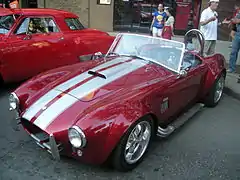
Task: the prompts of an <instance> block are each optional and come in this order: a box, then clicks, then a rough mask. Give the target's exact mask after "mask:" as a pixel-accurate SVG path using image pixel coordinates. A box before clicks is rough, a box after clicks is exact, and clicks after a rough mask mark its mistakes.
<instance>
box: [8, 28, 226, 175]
mask: <svg viewBox="0 0 240 180" xmlns="http://www.w3.org/2000/svg"><path fill="white" fill-rule="evenodd" d="M185 40H186V41H185V43H181V42H177V41H173V40H164V39H161V38H154V37H151V36H144V35H136V34H119V35H118V36H117V37H116V39H115V41H114V42H113V44H112V46H111V48H110V49H109V51H108V53H107V54H106V56H105V57H100V58H99V59H97V60H94V61H86V62H83V63H79V64H75V65H70V66H66V67H61V68H58V69H54V70H50V71H48V72H45V73H42V74H40V75H38V76H36V77H34V78H32V79H31V80H29V81H27V82H25V83H24V84H22V85H21V86H20V87H19V88H18V89H16V90H15V91H14V92H13V93H12V94H11V95H10V98H9V100H10V107H11V110H13V111H15V112H16V113H17V119H18V120H19V122H20V123H21V124H22V125H23V127H24V128H25V130H26V131H27V132H28V133H29V135H30V136H31V137H32V138H33V139H34V141H36V143H37V144H38V145H39V146H40V147H42V148H45V149H46V150H47V151H48V152H49V153H51V154H52V156H53V157H54V158H56V159H59V158H60V156H61V155H67V156H70V157H73V158H76V159H78V160H81V161H83V162H87V163H93V164H101V163H103V162H105V161H106V160H107V159H111V162H112V164H113V165H114V167H115V168H117V169H119V170H131V169H133V168H135V167H136V166H137V165H138V164H139V163H140V162H141V161H142V159H143V158H144V155H145V154H146V152H147V149H148V148H149V145H150V143H151V140H152V139H153V137H154V136H155V135H156V134H157V135H158V136H160V137H167V136H168V135H170V134H171V133H172V132H174V130H175V129H176V128H178V127H180V126H181V124H183V123H184V122H185V121H186V120H188V119H189V117H190V116H192V115H193V114H195V113H196V112H197V111H199V110H200V109H201V108H202V107H203V106H204V105H205V106H207V107H214V106H216V105H217V104H218V102H219V101H220V99H221V97H222V93H223V87H224V81H225V76H226V69H225V66H224V61H225V59H224V57H223V56H222V55H221V54H215V55H213V56H211V57H202V56H201V54H202V48H203V45H204V40H203V39H202V36H201V34H200V33H199V31H197V30H192V31H190V32H188V33H187V35H186V38H185ZM196 42H200V44H199V48H200V49H199V50H200V51H197V49H196V46H195V45H196V44H197V43H196ZM186 110H189V111H188V112H189V113H187V114H188V117H187V115H186V114H185V113H184V115H183V116H181V112H185V111H186ZM178 116H179V118H177V119H176V117H178Z"/></svg>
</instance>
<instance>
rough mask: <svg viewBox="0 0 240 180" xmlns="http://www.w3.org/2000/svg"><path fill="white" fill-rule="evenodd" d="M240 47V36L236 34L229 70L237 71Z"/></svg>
mask: <svg viewBox="0 0 240 180" xmlns="http://www.w3.org/2000/svg"><path fill="white" fill-rule="evenodd" d="M239 49H240V36H239V35H235V37H234V39H233V43H232V52H231V54H230V59H229V72H235V71H236V62H237V58H238V52H239Z"/></svg>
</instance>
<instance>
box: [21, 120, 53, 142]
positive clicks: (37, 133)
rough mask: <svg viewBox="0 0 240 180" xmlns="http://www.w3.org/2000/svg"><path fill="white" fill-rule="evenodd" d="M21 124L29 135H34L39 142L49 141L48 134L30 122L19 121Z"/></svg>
mask: <svg viewBox="0 0 240 180" xmlns="http://www.w3.org/2000/svg"><path fill="white" fill-rule="evenodd" d="M21 123H22V125H23V127H24V128H25V129H26V130H27V131H28V132H29V133H30V134H33V135H35V136H36V137H37V138H38V139H39V140H40V141H42V142H47V141H48V140H49V134H47V133H46V132H45V131H43V130H42V129H40V128H39V127H37V126H36V125H34V124H33V123H31V122H30V121H28V120H26V119H21Z"/></svg>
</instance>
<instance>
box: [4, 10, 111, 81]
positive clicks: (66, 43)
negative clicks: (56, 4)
mask: <svg viewBox="0 0 240 180" xmlns="http://www.w3.org/2000/svg"><path fill="white" fill-rule="evenodd" d="M113 40H114V37H112V36H110V35H108V34H107V33H106V32H102V31H99V30H96V29H88V28H85V27H84V26H83V25H82V24H81V22H80V21H79V18H78V16H77V15H75V14H73V13H70V12H67V11H63V10H55V9H40V8H39V9H14V10H11V9H1V12H0V79H2V80H3V81H4V82H17V81H22V80H25V79H27V78H30V77H32V76H34V75H37V74H38V73H40V72H43V71H46V70H49V69H52V68H57V67H60V66H64V65H68V64H74V63H77V62H79V61H80V60H81V58H79V57H80V56H81V57H84V56H85V55H91V54H93V53H95V52H98V51H101V52H103V53H106V52H107V50H108V49H109V47H110V45H111V44H112V42H113ZM82 59H84V58H82Z"/></svg>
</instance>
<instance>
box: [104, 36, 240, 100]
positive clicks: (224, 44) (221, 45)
mask: <svg viewBox="0 0 240 180" xmlns="http://www.w3.org/2000/svg"><path fill="white" fill-rule="evenodd" d="M108 33H109V34H110V35H111V36H116V35H117V34H118V33H119V32H108ZM173 40H176V41H181V42H183V36H175V37H174V38H173ZM230 44H231V42H229V41H217V46H216V52H217V53H221V54H222V55H224V57H225V59H226V63H227V66H228V63H229V54H230V52H231V48H229V45H230ZM237 65H238V67H237V73H238V74H231V73H228V74H227V77H226V84H225V89H224V92H225V94H227V95H229V96H232V97H234V98H236V99H238V100H240V82H239V83H238V82H237V81H238V78H240V77H239V75H240V54H239V57H238V61H237Z"/></svg>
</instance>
